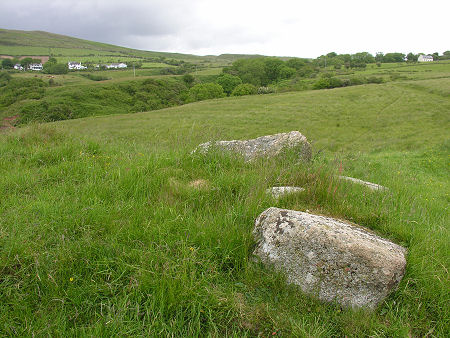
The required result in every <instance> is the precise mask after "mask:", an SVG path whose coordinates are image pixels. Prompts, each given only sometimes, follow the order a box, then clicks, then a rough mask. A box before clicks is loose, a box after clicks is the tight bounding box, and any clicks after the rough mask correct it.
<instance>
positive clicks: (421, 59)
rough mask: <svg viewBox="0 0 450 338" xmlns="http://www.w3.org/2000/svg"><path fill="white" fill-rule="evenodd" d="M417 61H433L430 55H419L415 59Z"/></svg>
mask: <svg viewBox="0 0 450 338" xmlns="http://www.w3.org/2000/svg"><path fill="white" fill-rule="evenodd" d="M417 61H418V62H431V61H433V57H432V56H431V55H423V54H422V55H419V58H418V59H417Z"/></svg>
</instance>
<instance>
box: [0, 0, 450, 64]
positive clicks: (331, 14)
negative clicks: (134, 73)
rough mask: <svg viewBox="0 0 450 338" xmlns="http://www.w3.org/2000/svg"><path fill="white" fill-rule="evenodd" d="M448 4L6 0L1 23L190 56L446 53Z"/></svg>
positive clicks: (449, 46)
mask: <svg viewBox="0 0 450 338" xmlns="http://www.w3.org/2000/svg"><path fill="white" fill-rule="evenodd" d="M449 17H450V1H448V0H433V1H420V2H419V1H416V0H410V1H404V0H377V1H364V0H349V1H346V0H342V1H338V0H316V1H314V0H310V1H303V0H296V1H294V0H271V1H266V0H227V1H226V0H221V1H216V0H188V1H181V0H165V1H164V0H147V1H144V0H128V1H124V0H120V1H115V0H76V1H73V0H53V1H52V0H40V1H36V0H13V1H2V4H1V6H0V28H6V29H21V30H43V31H48V32H52V33H58V34H65V35H70V36H74V37H78V38H83V39H87V40H94V41H99V42H106V43H112V44H116V45H120V46H125V47H131V48H137V49H143V50H152V51H164V52H180V53H190V54H197V55H207V54H215V55H217V54H222V53H241V54H263V55H277V56H298V57H317V56H319V55H321V54H326V53H328V52H331V51H334V52H337V53H355V52H360V51H368V52H371V53H373V54H375V53H376V52H384V53H386V52H403V53H408V52H415V53H417V52H425V53H432V52H439V54H442V52H444V51H445V50H450V24H449V21H450V20H449Z"/></svg>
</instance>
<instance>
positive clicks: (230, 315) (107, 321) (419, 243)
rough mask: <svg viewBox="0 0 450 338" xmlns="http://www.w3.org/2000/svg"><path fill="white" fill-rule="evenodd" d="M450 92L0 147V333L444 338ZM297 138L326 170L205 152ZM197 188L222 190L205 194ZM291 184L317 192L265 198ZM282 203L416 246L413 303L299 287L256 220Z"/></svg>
mask: <svg viewBox="0 0 450 338" xmlns="http://www.w3.org/2000/svg"><path fill="white" fill-rule="evenodd" d="M449 83H450V80H449V79H435V80H426V81H414V82H411V83H408V82H403V83H388V84H383V85H365V86H357V87H348V88H341V89H334V90H322V91H308V92H299V93H287V94H279V95H266V96H250V97H241V98H227V99H220V100H212V101H204V102H199V103H195V104H189V105H185V106H181V107H176V108H170V109H165V110H161V111H153V112H149V113H138V114H133V115H116V116H104V117H95V118H86V119H79V120H73V121H64V122H59V123H54V124H50V125H43V126H40V127H28V128H24V129H22V130H18V131H16V132H14V133H12V134H10V135H0V154H1V158H2V159H3V161H1V162H0V175H1V176H2V178H3V180H2V181H1V183H0V193H1V196H2V199H1V200H0V215H1V216H0V248H1V250H0V262H1V265H0V284H1V288H0V323H2V324H0V332H2V333H3V334H6V335H31V334H39V335H44V334H50V335H55V334H62V335H65V334H70V333H71V334H75V333H76V334H90V335H111V334H119V335H149V334H150V335H166V334H171V333H174V334H176V335H196V334H198V333H200V332H201V333H202V335H204V334H205V333H206V332H208V333H210V334H213V335H214V334H216V335H223V334H233V333H234V334H236V335H239V336H243V335H249V336H253V335H257V334H262V335H265V336H267V335H272V334H273V333H274V332H275V333H276V334H278V335H282V336H289V335H297V336H323V337H329V336H332V335H334V336H345V335H347V336H355V337H360V336H369V335H371V336H407V335H414V336H424V335H426V334H429V335H434V336H443V335H444V334H445V332H448V328H449V327H448V318H449V316H448V315H449V313H448V307H447V306H446V305H448V304H447V303H446V302H447V301H448V296H449V290H448V271H447V270H448V267H449V255H448V250H447V249H448V242H449V233H448V202H449V196H448V191H449V188H450V184H449V181H448V164H449V163H448V158H449V141H448V127H449V114H448V112H449V111H450V101H449V99H448V95H443V94H445V93H442V92H441V91H442V90H443V89H442V88H448V86H449ZM289 130H300V131H301V132H303V133H304V134H305V135H306V136H307V137H308V139H309V140H311V141H312V143H313V145H314V149H315V153H316V155H315V160H314V162H313V163H312V164H310V165H304V164H300V165H298V164H296V161H295V159H293V158H291V157H288V158H286V159H284V160H281V161H266V162H263V161H261V162H258V163H256V164H245V163H243V162H242V161H240V160H239V159H234V158H229V157H226V156H225V157H223V156H219V155H214V154H213V155H211V156H209V157H206V158H204V157H198V156H192V155H190V151H191V150H192V149H193V148H194V146H195V145H196V144H198V143H200V142H203V141H206V140H209V139H233V138H250V137H255V136H260V135H264V134H270V133H276V132H283V131H289ZM336 172H340V173H343V174H345V175H353V176H354V177H358V178H361V179H367V180H370V181H372V182H376V183H379V184H383V185H386V186H388V187H389V188H390V192H389V193H387V194H373V193H369V192H367V191H365V190H364V189H362V188H360V187H355V186H352V185H351V184H347V183H344V182H339V181H336V180H334V179H333V178H332V177H333V176H332V173H336ZM197 179H204V180H206V181H207V184H206V187H204V188H200V189H196V188H194V187H192V186H190V182H192V181H193V180H197ZM285 184H293V185H301V186H305V187H306V188H307V191H306V193H304V194H299V195H297V196H292V197H288V198H284V199H282V200H280V201H279V202H276V201H273V200H271V198H270V197H268V196H266V195H264V190H265V188H267V187H269V186H272V185H285ZM274 205H276V206H280V207H286V208H292V209H297V210H306V209H308V210H311V211H312V212H316V213H321V214H325V215H331V216H336V217H340V218H344V219H348V220H352V221H355V222H358V223H360V224H362V225H364V226H366V227H369V228H371V229H373V230H375V231H376V232H378V233H379V234H381V235H383V236H385V237H388V238H391V239H393V240H395V241H396V242H398V243H401V244H403V245H405V246H407V247H408V250H409V253H408V267H407V273H406V276H405V278H404V279H403V281H402V283H401V285H400V287H399V289H398V290H397V291H396V292H395V293H394V294H393V295H392V296H391V297H389V298H388V299H387V301H386V302H385V303H384V304H382V305H381V306H380V307H379V308H378V310H377V311H376V312H375V313H372V314H367V313H363V312H354V311H350V310H345V309H340V308H339V307H337V306H331V305H324V304H321V303H319V302H317V301H314V300H311V299H309V298H308V297H305V296H303V295H301V293H299V292H298V290H296V288H295V287H287V286H284V282H283V280H282V276H279V275H277V274H274V273H273V272H271V271H270V270H266V269H264V268H263V267H261V266H259V265H257V264H255V263H253V262H252V261H251V260H250V257H251V251H252V245H253V242H252V238H251V230H252V227H253V221H254V219H255V217H256V216H257V215H258V214H259V213H260V212H262V211H263V210H264V209H265V208H267V207H269V206H274ZM49 323H51V324H49Z"/></svg>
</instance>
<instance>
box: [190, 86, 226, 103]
mask: <svg viewBox="0 0 450 338" xmlns="http://www.w3.org/2000/svg"><path fill="white" fill-rule="evenodd" d="M224 96H225V93H224V91H223V88H222V86H221V85H219V84H217V83H199V84H196V85H195V86H193V87H192V88H191V89H189V97H188V102H195V101H202V100H208V99H215V98H220V97H224Z"/></svg>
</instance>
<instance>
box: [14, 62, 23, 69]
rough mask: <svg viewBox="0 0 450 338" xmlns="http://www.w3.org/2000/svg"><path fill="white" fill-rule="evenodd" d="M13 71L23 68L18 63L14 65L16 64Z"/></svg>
mask: <svg viewBox="0 0 450 338" xmlns="http://www.w3.org/2000/svg"><path fill="white" fill-rule="evenodd" d="M14 69H15V70H23V67H22V65H21V64H20V63H16V64H15V65H14Z"/></svg>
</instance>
